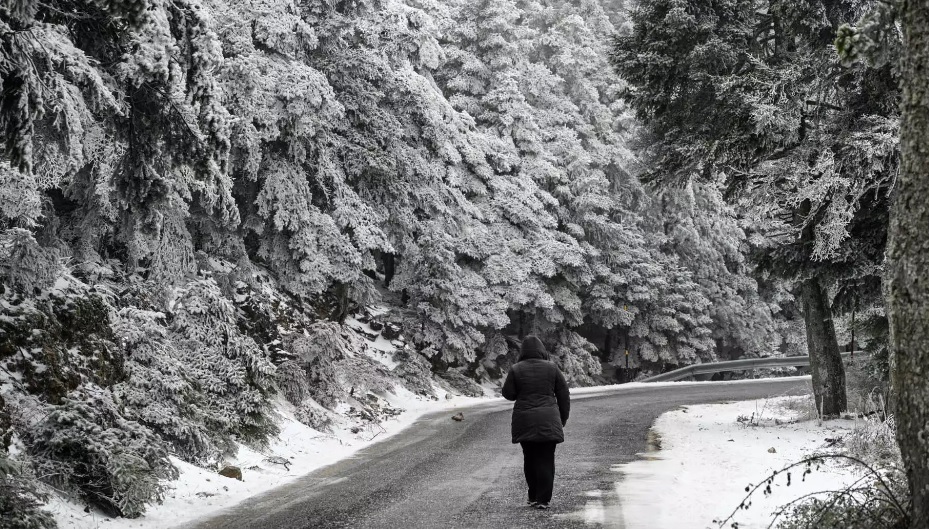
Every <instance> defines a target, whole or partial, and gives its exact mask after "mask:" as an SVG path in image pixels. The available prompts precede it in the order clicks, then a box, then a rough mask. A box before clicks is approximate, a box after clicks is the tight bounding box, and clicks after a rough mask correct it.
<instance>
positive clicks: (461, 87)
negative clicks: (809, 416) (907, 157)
mask: <svg viewBox="0 0 929 530" xmlns="http://www.w3.org/2000/svg"><path fill="white" fill-rule="evenodd" d="M894 9H895V8H894V7H893V5H892V4H886V3H882V2H878V1H876V0H874V1H872V0H842V1H833V0H802V1H794V0H724V1H709V0H640V1H638V2H632V1H631V0H444V1H443V0H328V1H324V2H311V1H305V0H2V2H0V76H2V78H0V138H2V147H3V150H2V152H0V441H2V443H0V488H3V489H4V495H3V498H2V499H0V514H4V517H7V515H9V517H11V518H12V517H15V519H11V520H13V521H14V523H13V524H12V525H13V526H39V527H41V526H50V525H53V524H54V521H53V520H52V519H51V517H50V516H49V515H48V514H47V513H45V512H43V511H42V510H41V504H42V503H41V500H40V493H39V492H38V490H37V489H36V488H37V486H36V484H37V481H44V482H47V483H49V484H52V485H53V486H54V487H55V488H58V489H60V490H64V491H70V492H75V493H76V494H78V495H80V496H81V497H82V498H84V499H86V501H87V502H88V503H90V504H92V505H94V506H96V507H98V508H100V509H102V510H104V511H105V512H107V513H112V514H114V515H118V516H125V517H135V516H139V515H141V514H143V513H144V511H145V509H146V506H147V505H150V504H151V503H155V502H158V501H159V500H160V499H161V497H162V495H163V494H164V491H165V485H164V484H165V481H168V480H170V479H172V477H174V476H176V473H177V471H176V469H175V468H174V466H173V465H172V464H171V462H170V461H169V459H168V456H169V455H178V456H179V457H180V458H182V459H184V460H185V461H188V462H192V463H197V464H202V465H214V464H216V463H218V462H221V461H222V459H223V457H224V456H225V455H227V454H229V453H230V452H234V451H235V448H236V447H237V445H238V444H251V445H256V446H261V445H262V444H264V443H266V442H267V440H268V439H269V437H272V436H274V435H275V434H276V433H277V430H278V427H277V426H276V422H275V417H276V416H275V403H276V401H275V400H277V399H278V398H281V399H284V400H286V401H288V402H289V403H291V404H292V405H293V406H294V407H296V409H297V410H298V411H299V413H300V419H301V421H304V422H306V423H307V424H308V425H311V426H313V427H314V428H323V427H324V425H325V424H326V422H327V421H330V419H331V416H332V415H333V414H335V413H336V411H338V410H340V407H342V406H343V405H345V404H346V403H351V404H352V405H353V406H354V407H357V408H359V409H364V410H368V411H369V412H370V411H373V410H374V409H375V408H376V404H373V403H371V402H369V401H366V399H367V398H366V397H365V396H366V395H367V393H368V392H369V391H381V390H384V389H385V388H388V387H389V386H390V385H394V384H398V385H402V386H403V387H405V388H407V389H408V390H409V391H411V392H413V393H416V394H419V395H422V396H427V397H436V386H435V385H434V384H433V383H434V382H438V384H439V385H440V386H441V387H442V388H449V389H450V391H455V392H458V393H465V394H469V393H472V394H475V395H480V394H481V393H482V392H483V387H484V386H493V385H498V386H499V384H500V381H501V377H502V375H504V374H505V373H506V370H507V368H508V367H509V366H510V365H511V364H512V363H513V362H515V360H516V351H517V345H518V342H519V340H520V339H521V338H522V337H524V336H525V335H527V334H530V333H531V334H536V335H538V336H540V337H541V338H542V339H543V340H544V341H545V342H546V344H548V345H550V351H551V353H552V355H553V357H554V359H555V360H556V362H557V363H558V365H559V366H560V367H561V369H562V371H563V372H564V373H565V376H566V378H567V380H568V382H569V383H570V384H571V385H572V386H586V385H592V384H603V383H609V382H615V381H616V376H615V375H613V374H614V373H615V369H616V367H621V368H625V367H626V366H629V367H630V368H632V371H630V372H625V371H624V372H623V373H624V374H628V373H635V374H637V375H639V376H642V375H646V374H654V373H659V372H662V371H667V370H670V369H673V368H677V367H680V366H686V365H690V364H694V363H700V362H712V361H717V360H726V359H736V358H746V357H765V356H784V355H806V354H807V352H808V351H810V353H811V354H813V353H817V354H818V353H819V352H825V353H824V354H823V355H821V356H817V358H818V359H823V360H822V361H821V363H826V364H828V362H830V359H835V358H837V356H838V353H839V351H844V350H846V349H849V348H856V349H859V350H864V349H866V350H868V351H870V352H871V353H873V354H874V355H875V359H877V360H878V367H877V368H876V370H878V371H881V372H882V373H883V374H884V377H886V372H887V369H888V367H887V365H888V340H889V338H888V329H889V326H888V319H887V316H886V312H885V309H884V307H885V304H884V300H883V292H882V279H883V275H884V256H885V247H886V246H887V239H888V227H889V212H890V203H891V192H892V190H893V188H894V184H895V182H896V179H897V174H898V172H899V167H900V148H899V139H898V135H899V129H900V110H899V106H898V99H899V96H900V89H899V88H898V78H897V71H896V69H895V64H896V61H897V57H898V56H899V53H900V46H901V44H900V43H901V39H900V36H899V34H898V33H897V32H895V31H891V30H888V29H887V28H888V27H890V28H893V27H894V25H893V22H892V19H893V17H894ZM888 20H890V22H888ZM837 39H838V40H837ZM852 315H854V316H852ZM833 317H834V320H833ZM833 322H834V325H833ZM371 330H375V331H376V332H378V333H380V338H379V339H378V340H381V339H384V340H387V341H390V343H391V344H392V345H393V350H391V352H390V353H389V355H390V356H391V359H390V363H389V366H392V367H393V368H387V367H386V366H385V365H384V364H382V363H377V362H374V361H371V360H370V359H368V358H366V357H363V356H359V355H357V353H358V352H359V351H361V350H363V349H365V348H368V347H369V346H368V344H369V342H370V340H368V339H371V337H366V336H365V332H366V331H367V332H369V331H371ZM382 330H383V331H382ZM851 337H854V339H852V338H851ZM627 363H628V364H627ZM839 363H840V364H839V366H838V368H836V367H834V366H832V367H830V366H828V365H826V366H821V367H820V368H821V370H820V371H817V370H816V366H814V386H816V384H815V381H816V379H815V378H816V377H817V373H822V374H825V375H823V376H822V377H838V376H840V375H841V374H836V371H837V370H838V371H840V370H841V361H839ZM843 377H844V376H843ZM482 385H483V386H482ZM827 386H828V385H827ZM829 388H832V387H828V388H826V390H820V387H817V392H818V395H819V394H820V393H821V394H822V396H820V397H821V399H822V402H823V403H824V404H826V405H824V406H826V407H828V406H834V407H836V408H837V410H841V409H842V408H843V404H842V403H841V400H843V399H844V387H843V389H842V396H838V395H837V390H835V389H832V390H830V389H829ZM820 397H818V398H817V399H820ZM353 410H354V409H353ZM6 492H9V494H7V493H6Z"/></svg>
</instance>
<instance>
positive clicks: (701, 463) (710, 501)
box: [590, 397, 860, 528]
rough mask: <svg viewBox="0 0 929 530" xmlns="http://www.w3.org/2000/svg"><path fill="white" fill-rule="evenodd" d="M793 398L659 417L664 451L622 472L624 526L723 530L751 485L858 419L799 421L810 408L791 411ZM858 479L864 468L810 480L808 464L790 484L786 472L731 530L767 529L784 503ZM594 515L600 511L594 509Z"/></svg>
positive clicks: (826, 469) (833, 469) (833, 468)
mask: <svg viewBox="0 0 929 530" xmlns="http://www.w3.org/2000/svg"><path fill="white" fill-rule="evenodd" d="M803 399H809V398H808V397H807V398H803ZM792 400H793V401H794V403H796V402H797V401H796V400H798V398H796V397H783V398H772V399H763V400H755V401H743V402H737V403H727V404H716V405H696V406H689V407H684V408H681V409H678V410H675V411H671V412H667V413H665V414H663V415H662V416H661V417H659V418H658V420H657V421H656V422H655V425H654V428H653V430H654V431H655V432H656V433H657V435H658V437H659V438H660V442H659V443H660V449H658V450H656V451H650V452H649V453H647V454H645V455H642V456H643V457H644V458H643V459H642V460H638V461H635V462H631V463H629V464H625V465H621V466H616V468H615V470H616V471H618V472H620V473H622V476H623V479H622V481H621V482H617V483H616V493H617V495H618V497H619V504H620V511H621V517H622V521H623V522H624V523H625V526H626V527H627V528H718V527H719V523H718V522H715V521H721V520H724V519H726V518H727V517H728V516H729V515H730V514H731V513H732V512H733V511H734V510H736V508H737V507H739V505H740V504H741V503H742V501H743V499H744V498H745V496H746V495H747V492H746V490H745V488H746V487H747V486H750V485H751V486H754V485H757V484H758V483H759V482H761V481H763V480H764V479H765V478H766V477H767V476H768V475H770V474H771V473H772V472H774V471H778V470H780V469H782V468H784V467H786V466H788V465H790V464H792V463H794V462H798V461H800V460H802V459H803V458H804V457H807V456H810V455H811V454H812V453H815V452H817V451H820V450H827V448H828V446H829V445H830V443H831V442H829V441H827V438H828V439H830V440H833V439H836V438H838V437H840V436H842V435H843V434H845V433H847V432H849V431H851V429H852V427H853V425H854V422H853V421H852V420H832V421H825V422H822V421H818V420H807V421H797V420H798V417H800V416H801V415H802V414H804V411H802V410H800V411H798V410H791V409H790V408H786V407H785V405H786V404H788V403H790V402H791V401H792ZM656 441H657V440H656ZM771 449H774V452H771V451H770V450H771ZM814 469H815V468H814ZM857 478H860V475H859V474H857V470H855V469H854V468H847V467H842V466H839V465H828V466H827V465H823V466H822V467H821V468H820V469H819V470H815V471H814V472H813V473H811V474H809V475H806V476H805V477H803V468H802V467H798V468H795V469H794V470H792V472H791V485H790V486H789V487H788V486H786V483H787V477H786V475H783V476H778V478H776V479H775V481H774V485H773V486H772V492H771V493H770V494H768V495H766V494H765V493H764V492H763V491H762V490H763V488H762V489H759V490H758V491H757V492H756V493H755V494H754V495H752V497H751V499H750V500H751V505H750V506H749V508H748V509H745V510H738V511H737V513H736V514H735V516H734V517H733V518H732V520H730V521H729V522H728V523H727V524H726V527H727V528H729V527H731V524H732V523H733V522H736V523H738V527H739V528H767V527H768V526H769V525H770V524H771V522H772V518H773V515H774V513H775V512H776V511H777V509H778V508H779V507H780V506H783V505H785V504H787V503H788V502H790V501H792V500H794V499H796V498H798V497H800V496H802V495H805V494H808V493H813V492H817V491H824V490H835V489H840V488H841V487H842V486H843V485H847V484H849V483H851V482H854V481H855V480H856V479H857ZM590 515H591V516H594V515H598V513H597V512H596V510H591V513H590Z"/></svg>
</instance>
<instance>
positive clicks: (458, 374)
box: [436, 368, 484, 397]
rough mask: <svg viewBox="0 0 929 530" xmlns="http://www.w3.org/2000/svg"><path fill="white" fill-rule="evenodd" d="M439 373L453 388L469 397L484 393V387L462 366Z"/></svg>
mask: <svg viewBox="0 0 929 530" xmlns="http://www.w3.org/2000/svg"><path fill="white" fill-rule="evenodd" d="M436 375H438V376H439V377H440V378H441V380H442V381H444V382H446V383H448V386H450V387H451V388H452V389H454V390H456V391H457V392H460V393H461V394H464V395H465V396H468V397H480V396H483V395H484V389H483V388H481V387H480V385H478V384H477V383H475V382H474V380H473V379H471V378H470V377H468V376H466V375H465V374H464V373H462V370H461V369H460V368H449V369H448V370H446V371H444V372H439V373H437V374H436Z"/></svg>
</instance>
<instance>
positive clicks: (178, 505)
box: [46, 387, 489, 528]
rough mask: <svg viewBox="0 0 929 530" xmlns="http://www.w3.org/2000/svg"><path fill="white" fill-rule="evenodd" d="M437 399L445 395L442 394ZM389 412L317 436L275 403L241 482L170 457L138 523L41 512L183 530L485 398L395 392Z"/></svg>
mask: <svg viewBox="0 0 929 530" xmlns="http://www.w3.org/2000/svg"><path fill="white" fill-rule="evenodd" d="M437 393H438V395H442V396H444V395H445V392H444V391H441V392H439V391H438V390H437ZM383 397H384V398H385V399H386V400H387V401H388V402H389V403H390V406H391V407H393V408H402V409H404V412H403V413H401V414H400V415H399V416H396V417H394V418H391V419H390V420H387V421H385V422H383V423H381V424H380V425H379V426H374V425H372V426H371V427H370V428H369V429H364V430H360V431H358V432H352V430H351V427H350V425H349V424H346V425H344V426H341V427H337V428H336V429H334V431H333V432H332V433H321V432H319V431H316V430H314V429H312V428H310V427H307V426H306V425H304V424H302V423H300V422H299V421H297V419H296V418H295V417H294V411H293V407H292V406H291V405H290V404H288V403H285V402H283V401H281V402H278V404H277V411H278V413H279V414H280V415H281V421H280V422H279V423H278V424H279V426H280V427H281V433H280V435H279V436H278V437H277V438H276V439H275V440H274V441H273V442H272V444H271V445H270V447H268V448H267V450H265V451H257V450H254V449H251V448H248V447H244V446H242V447H240V449H239V452H238V455H236V458H234V459H231V460H230V461H229V463H230V464H231V465H234V466H238V467H239V468H241V470H242V475H243V477H242V478H243V480H242V481H239V480H235V479H231V478H227V477H223V476H221V475H219V474H218V473H217V472H216V471H213V470H207V469H203V468H200V467H197V466H194V465H192V464H189V463H187V462H184V461H181V460H179V459H177V458H172V461H173V462H174V465H175V466H177V468H178V470H179V471H180V478H179V479H178V480H177V481H176V482H175V483H174V484H173V486H174V489H173V490H172V491H171V492H170V493H168V496H167V498H166V499H165V501H164V503H163V504H161V505H154V506H151V507H149V509H148V511H147V512H146V514H145V515H144V516H143V517H140V518H138V519H124V518H118V517H117V518H110V517H106V516H105V515H103V514H101V513H99V512H97V511H96V510H90V511H85V507H84V504H83V503H78V502H76V501H73V500H69V499H66V498H64V497H61V496H58V495H55V496H53V498H52V499H51V500H50V502H49V503H48V505H47V506H46V509H48V510H49V511H51V512H52V513H53V514H54V516H55V518H56V520H57V521H58V525H59V526H61V527H65V528H172V527H175V528H176V527H185V526H187V523H189V522H190V521H192V520H194V519H200V518H203V517H207V516H209V515H211V514H214V513H218V512H219V511H221V510H223V509H226V508H229V507H231V506H234V505H236V504H238V503H239V502H241V501H243V500H244V499H246V498H248V497H252V496H254V495H258V494H261V493H264V492H266V491H268V490H270V489H273V488H276V487H278V486H282V485H284V484H287V483H288V482H291V481H293V480H296V479H298V478H299V477H301V476H303V475H306V474H307V473H309V472H311V471H313V470H315V469H318V468H321V467H324V466H327V465H329V464H333V463H335V462H337V461H339V460H342V459H344V458H348V457H350V456H351V455H352V454H354V453H355V452H357V451H359V450H360V449H363V448H365V447H367V446H369V445H371V444H373V443H376V442H379V441H381V440H383V439H384V438H387V437H389V436H391V435H394V434H396V433H398V432H400V431H401V430H403V429H405V428H406V427H408V426H409V425H411V424H412V423H413V422H415V421H416V419H417V418H419V417H420V416H422V415H423V414H425V413H428V412H434V411H440V410H448V411H453V410H454V409H458V408H461V407H466V406H469V405H473V404H475V403H478V402H484V401H487V400H488V399H489V398H469V397H464V396H452V397H451V399H445V400H441V401H435V400H431V399H427V398H423V397H421V396H416V395H414V394H413V393H411V392H409V391H408V390H406V389H404V388H402V387H397V389H396V390H395V393H394V394H388V395H386V396H383Z"/></svg>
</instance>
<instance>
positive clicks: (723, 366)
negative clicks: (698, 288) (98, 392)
mask: <svg viewBox="0 0 929 530" xmlns="http://www.w3.org/2000/svg"><path fill="white" fill-rule="evenodd" d="M867 357H870V354H867V353H865V352H858V354H857V355H855V356H854V357H853V356H852V354H851V353H848V352H846V353H843V354H842V360H843V361H848V360H849V359H859V358H860V359H864V358H867ZM809 365H810V356H809V355H798V356H796V357H761V358H758V359H738V360H735V361H721V362H718V363H703V364H692V365H690V366H685V367H683V368H678V369H677V370H671V371H670V372H665V373H663V374H658V375H653V376H651V377H647V378H645V379H642V380H641V382H642V383H659V382H662V381H680V380H682V379H687V378H689V377H694V376H696V375H706V374H715V373H719V372H736V371H742V370H756V369H758V368H783V367H787V366H792V367H796V368H799V367H802V366H809Z"/></svg>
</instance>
